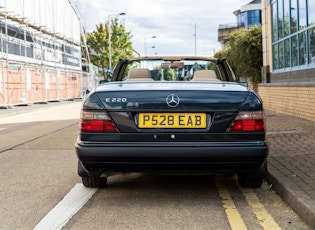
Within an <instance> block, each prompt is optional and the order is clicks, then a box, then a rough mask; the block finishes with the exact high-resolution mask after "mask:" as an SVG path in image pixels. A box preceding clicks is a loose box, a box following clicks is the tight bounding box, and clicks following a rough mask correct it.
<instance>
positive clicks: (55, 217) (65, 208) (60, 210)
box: [33, 183, 98, 230]
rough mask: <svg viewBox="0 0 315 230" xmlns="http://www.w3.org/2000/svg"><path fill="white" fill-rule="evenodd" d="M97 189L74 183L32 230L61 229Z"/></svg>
mask: <svg viewBox="0 0 315 230" xmlns="http://www.w3.org/2000/svg"><path fill="white" fill-rule="evenodd" d="M97 190H98V189H97V188H86V187H84V185H83V184H81V183H79V184H76V185H75V186H74V187H73V188H72V189H71V191H70V192H69V193H68V194H67V195H66V196H65V197H64V198H63V199H62V200H61V201H60V202H59V203H58V204H57V205H56V206H55V207H54V208H53V209H52V210H51V211H50V212H49V213H48V214H47V215H46V216H45V217H44V218H43V219H42V220H41V221H40V222H39V223H38V224H37V225H36V226H35V228H34V229H33V230H42V229H45V230H46V229H51V230H57V229H62V227H63V226H65V225H66V223H67V222H68V221H69V220H70V219H71V217H72V216H74V215H75V214H76V213H77V212H78V211H79V210H80V209H81V208H82V207H83V205H84V204H85V203H86V202H87V201H88V200H89V199H90V198H91V197H92V196H93V195H94V193H95V192H96V191H97Z"/></svg>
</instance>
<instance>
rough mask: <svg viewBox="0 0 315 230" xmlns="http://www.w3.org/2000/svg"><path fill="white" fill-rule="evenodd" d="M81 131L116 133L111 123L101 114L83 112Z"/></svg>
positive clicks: (104, 114) (105, 115) (108, 118)
mask: <svg viewBox="0 0 315 230" xmlns="http://www.w3.org/2000/svg"><path fill="white" fill-rule="evenodd" d="M81 130H82V131H93V132H117V128H116V126H115V125H114V123H113V121H112V120H111V119H110V117H109V116H108V115H107V113H103V112H89V111H83V112H82V113H81Z"/></svg>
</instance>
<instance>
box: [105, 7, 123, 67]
mask: <svg viewBox="0 0 315 230" xmlns="http://www.w3.org/2000/svg"><path fill="white" fill-rule="evenodd" d="M121 15H126V13H123V12H122V13H119V14H110V15H108V63H109V67H108V70H109V71H112V26H111V17H113V16H121Z"/></svg>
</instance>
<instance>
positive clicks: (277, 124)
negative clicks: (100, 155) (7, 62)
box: [0, 100, 315, 229]
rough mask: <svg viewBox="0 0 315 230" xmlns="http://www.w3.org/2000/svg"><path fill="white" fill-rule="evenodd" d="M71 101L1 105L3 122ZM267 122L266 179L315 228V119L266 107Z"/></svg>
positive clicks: (0, 116) (0, 113)
mask: <svg viewBox="0 0 315 230" xmlns="http://www.w3.org/2000/svg"><path fill="white" fill-rule="evenodd" d="M77 102H78V100H76V101H75V103H77ZM67 103H73V102H71V101H61V102H52V103H50V102H48V103H47V104H33V105H29V106H15V107H13V108H9V109H0V123H1V119H8V117H10V116H13V115H17V114H20V113H25V112H31V111H34V110H40V109H47V108H49V107H55V106H58V107H59V108H61V107H62V106H63V105H66V104H67ZM60 106H61V107H60ZM266 123H267V124H266V127H267V142H268V146H269V158H268V170H269V175H268V176H267V178H266V181H267V183H268V184H269V185H270V187H272V189H274V190H275V191H276V193H278V194H279V195H280V196H281V197H282V199H283V200H284V201H285V202H286V203H287V204H288V205H289V206H291V207H292V208H293V210H294V211H295V212H296V213H297V214H299V215H300V217H301V218H302V219H303V221H304V222H305V223H307V224H308V225H309V226H310V227H311V228H312V229H315V122H314V121H309V120H305V119H302V118H298V117H295V116H290V115H286V114H281V113H277V112H275V111H266Z"/></svg>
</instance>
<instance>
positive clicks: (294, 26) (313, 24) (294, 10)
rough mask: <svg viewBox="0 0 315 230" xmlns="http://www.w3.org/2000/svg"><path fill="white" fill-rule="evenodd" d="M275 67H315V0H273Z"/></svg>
mask: <svg viewBox="0 0 315 230" xmlns="http://www.w3.org/2000/svg"><path fill="white" fill-rule="evenodd" d="M271 10H272V12H271V15H272V52H273V70H274V71H278V72H281V71H286V70H294V69H300V68H315V1H314V0H271Z"/></svg>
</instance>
